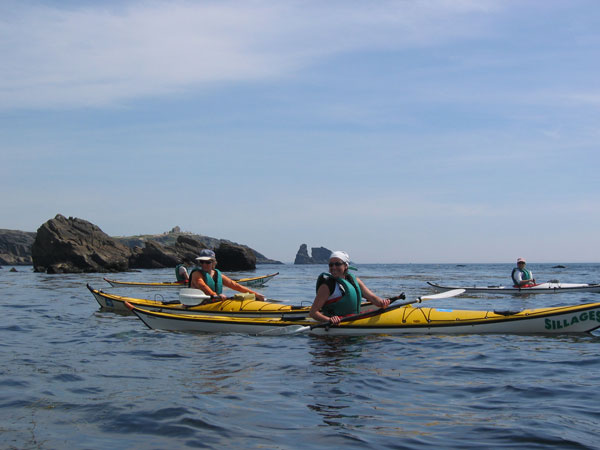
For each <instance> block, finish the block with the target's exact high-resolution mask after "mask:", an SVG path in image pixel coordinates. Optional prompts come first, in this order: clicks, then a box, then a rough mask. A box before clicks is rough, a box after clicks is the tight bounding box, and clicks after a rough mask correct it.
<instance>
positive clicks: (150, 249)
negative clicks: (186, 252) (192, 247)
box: [129, 241, 181, 269]
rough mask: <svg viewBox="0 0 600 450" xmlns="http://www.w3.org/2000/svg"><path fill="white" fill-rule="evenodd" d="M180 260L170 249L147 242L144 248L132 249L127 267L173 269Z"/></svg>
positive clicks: (156, 243)
mask: <svg viewBox="0 0 600 450" xmlns="http://www.w3.org/2000/svg"><path fill="white" fill-rule="evenodd" d="M180 262H181V258H180V257H179V255H178V254H177V253H176V252H175V251H174V249H172V248H167V247H165V246H164V245H161V244H159V243H158V242H154V241H147V242H146V245H145V246H144V247H136V248H134V249H133V251H132V254H131V256H130V257H129V267H131V268H135V269H162V268H163V267H175V266H176V265H177V264H179V263H180Z"/></svg>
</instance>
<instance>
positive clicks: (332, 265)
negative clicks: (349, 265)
mask: <svg viewBox="0 0 600 450" xmlns="http://www.w3.org/2000/svg"><path fill="white" fill-rule="evenodd" d="M343 265H345V263H343V262H332V263H329V267H334V266H335V267H341V266H343Z"/></svg>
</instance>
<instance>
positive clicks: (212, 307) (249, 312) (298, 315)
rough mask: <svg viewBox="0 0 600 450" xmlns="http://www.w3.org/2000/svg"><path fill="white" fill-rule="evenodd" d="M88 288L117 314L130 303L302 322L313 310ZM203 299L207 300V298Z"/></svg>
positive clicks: (246, 299) (250, 299)
mask: <svg viewBox="0 0 600 450" xmlns="http://www.w3.org/2000/svg"><path fill="white" fill-rule="evenodd" d="M87 288H88V289H89V291H90V292H91V293H92V295H93V296H94V298H95V299H96V301H97V302H98V304H99V305H100V307H101V308H102V309H104V310H108V311H116V312H127V313H129V309H127V307H126V306H125V302H129V303H130V304H132V305H135V306H136V307H138V308H140V309H146V310H151V311H163V312H168V311H170V312H177V313H180V314H207V315H226V316H238V317H275V318H282V317H285V318H291V319H302V318H304V317H306V316H307V315H308V311H309V310H310V306H293V305H285V304H281V303H276V302H269V301H266V302H261V301H259V300H256V299H255V297H254V294H236V295H234V296H233V297H232V298H229V299H226V300H220V301H215V302H211V303H207V304H200V305H196V306H189V304H187V305H186V304H185V300H183V301H184V303H181V300H175V301H164V300H163V301H161V300H150V299H143V298H133V297H125V296H121V295H115V294H109V293H107V292H103V291H101V290H99V289H94V288H93V287H92V286H90V285H89V284H88V285H87ZM204 298H208V297H207V296H204ZM180 299H181V296H180ZM195 303H197V302H195Z"/></svg>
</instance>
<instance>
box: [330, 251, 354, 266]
mask: <svg viewBox="0 0 600 450" xmlns="http://www.w3.org/2000/svg"><path fill="white" fill-rule="evenodd" d="M332 258H338V259H341V260H342V261H343V262H345V263H346V264H350V256H348V253H346V252H343V251H341V250H337V251H335V252H333V253H332V254H331V255H330V256H329V261H331V260H332Z"/></svg>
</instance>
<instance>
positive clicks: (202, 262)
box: [200, 260, 213, 264]
mask: <svg viewBox="0 0 600 450" xmlns="http://www.w3.org/2000/svg"><path fill="white" fill-rule="evenodd" d="M212 263H213V262H212V261H206V260H203V261H200V264H212Z"/></svg>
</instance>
